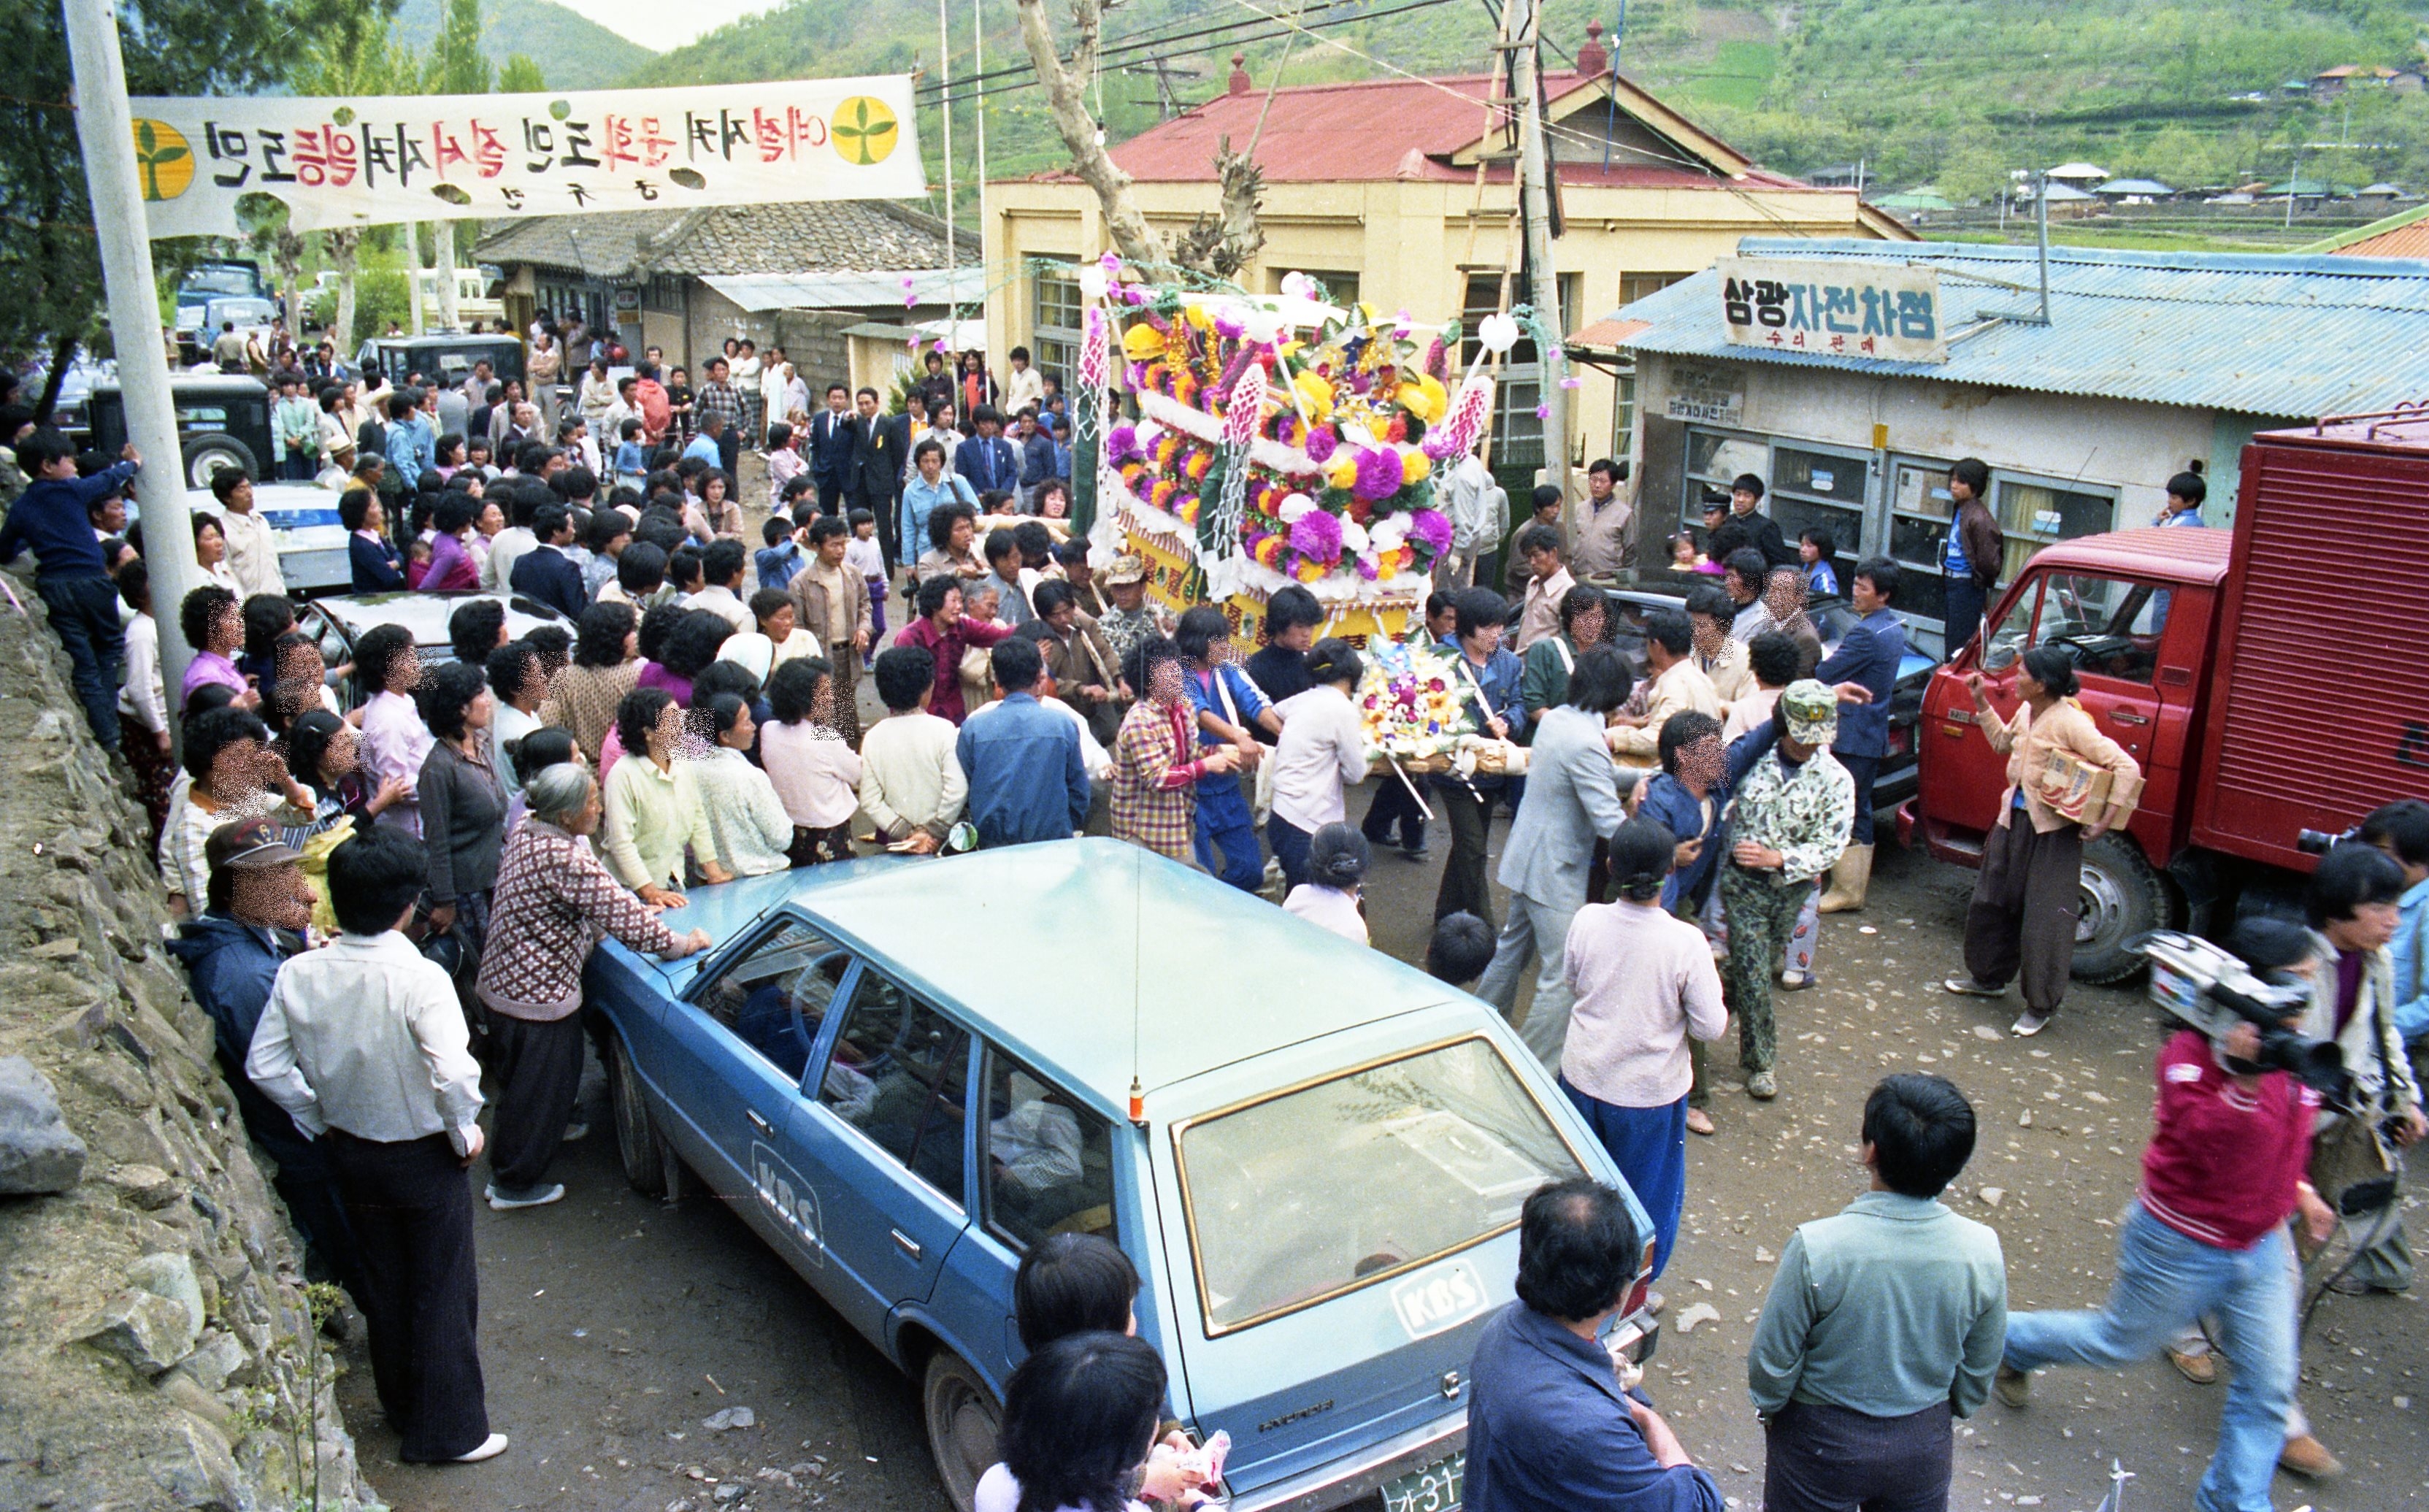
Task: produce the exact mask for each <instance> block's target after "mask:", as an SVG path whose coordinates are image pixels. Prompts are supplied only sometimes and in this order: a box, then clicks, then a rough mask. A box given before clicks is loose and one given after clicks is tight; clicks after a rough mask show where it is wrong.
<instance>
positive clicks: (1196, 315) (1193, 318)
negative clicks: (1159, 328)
mask: <svg viewBox="0 0 2429 1512" xmlns="http://www.w3.org/2000/svg"><path fill="white" fill-rule="evenodd" d="M1181 315H1182V316H1183V317H1184V318H1185V319H1186V320H1188V321H1189V323H1190V324H1192V325H1194V326H1196V327H1198V329H1199V330H1201V331H1211V330H1213V329H1214V328H1215V319H1214V317H1213V316H1210V315H1208V314H1207V313H1206V306H1205V305H1203V304H1190V305H1185V306H1183V307H1182V309H1181Z"/></svg>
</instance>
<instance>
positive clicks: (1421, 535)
mask: <svg viewBox="0 0 2429 1512" xmlns="http://www.w3.org/2000/svg"><path fill="white" fill-rule="evenodd" d="M1450 537H1451V529H1450V517H1449V516H1447V515H1445V514H1444V513H1443V512H1442V511H1440V510H1438V509H1419V510H1413V511H1411V512H1410V515H1409V539H1410V540H1412V541H1415V542H1417V543H1419V544H1421V545H1423V546H1424V547H1425V548H1426V551H1427V553H1428V554H1429V555H1431V556H1440V555H1441V554H1442V553H1443V551H1444V550H1445V549H1446V548H1447V547H1448V546H1449V545H1450Z"/></svg>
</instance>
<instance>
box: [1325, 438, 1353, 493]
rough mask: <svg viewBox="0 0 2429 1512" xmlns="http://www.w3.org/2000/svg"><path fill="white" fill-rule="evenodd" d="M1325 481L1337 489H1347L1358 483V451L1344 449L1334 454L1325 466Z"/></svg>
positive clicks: (1351, 448) (1348, 448) (1350, 448)
mask: <svg viewBox="0 0 2429 1512" xmlns="http://www.w3.org/2000/svg"><path fill="white" fill-rule="evenodd" d="M1324 481H1325V482H1327V483H1329V484H1330V485H1332V486H1334V487H1335V488H1347V487H1348V486H1349V485H1352V484H1354V483H1356V482H1357V481H1358V449H1357V448H1356V447H1344V448H1342V449H1341V450H1340V451H1338V452H1334V453H1332V460H1331V461H1330V462H1329V463H1327V464H1326V465H1325V468H1324Z"/></svg>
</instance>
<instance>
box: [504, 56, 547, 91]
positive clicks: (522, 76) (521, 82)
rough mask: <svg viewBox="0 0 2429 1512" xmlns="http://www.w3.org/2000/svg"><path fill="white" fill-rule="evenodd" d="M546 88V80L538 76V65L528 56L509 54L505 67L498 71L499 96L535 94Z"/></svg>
mask: <svg viewBox="0 0 2429 1512" xmlns="http://www.w3.org/2000/svg"><path fill="white" fill-rule="evenodd" d="M547 88H548V80H547V79H545V78H542V77H541V76H540V72H539V64H538V63H537V62H536V61H534V60H533V58H531V56H530V55H529V54H526V53H512V54H509V55H508V56H507V58H506V62H505V66H504V68H501V69H499V70H498V92H499V93H500V94H537V93H539V92H540V91H541V90H545V89H547Z"/></svg>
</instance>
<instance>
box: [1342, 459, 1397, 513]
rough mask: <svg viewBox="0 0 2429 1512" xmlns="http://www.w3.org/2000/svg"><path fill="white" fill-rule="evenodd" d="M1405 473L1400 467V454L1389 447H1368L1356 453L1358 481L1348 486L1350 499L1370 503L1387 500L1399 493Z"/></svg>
mask: <svg viewBox="0 0 2429 1512" xmlns="http://www.w3.org/2000/svg"><path fill="white" fill-rule="evenodd" d="M1406 480H1407V472H1406V469H1404V468H1402V467H1401V465H1400V453H1398V452H1395V451H1393V450H1391V449H1390V448H1389V447H1380V446H1378V447H1368V448H1366V449H1365V450H1364V451H1363V452H1359V453H1358V481H1357V482H1356V483H1354V484H1352V485H1350V488H1349V493H1350V497H1352V498H1355V499H1363V500H1365V501H1367V502H1369V503H1372V502H1374V501H1376V500H1379V499H1389V498H1391V497H1392V496H1393V495H1394V494H1396V493H1398V492H1399V491H1400V485H1401V484H1402V483H1403V482H1405V481H1406Z"/></svg>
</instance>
